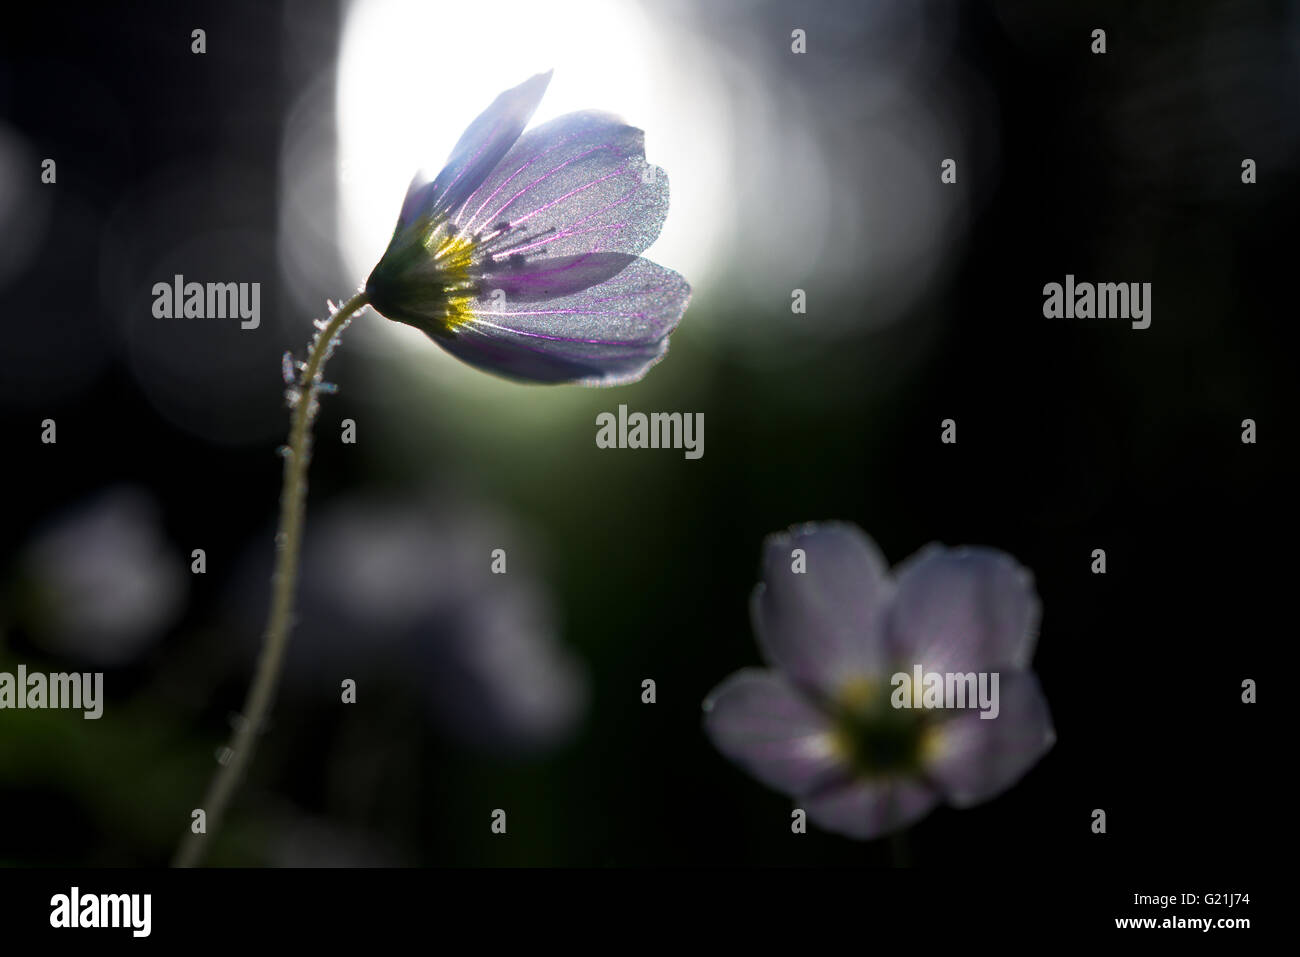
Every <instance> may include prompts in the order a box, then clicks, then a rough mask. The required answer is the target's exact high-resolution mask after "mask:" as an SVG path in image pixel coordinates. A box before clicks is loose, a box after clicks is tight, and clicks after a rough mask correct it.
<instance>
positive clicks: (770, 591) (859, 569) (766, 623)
mask: <svg viewBox="0 0 1300 957" xmlns="http://www.w3.org/2000/svg"><path fill="white" fill-rule="evenodd" d="M795 549H801V550H802V551H803V556H802V558H800V559H798V560H796V556H795ZM799 569H802V570H799ZM892 588H893V586H892V584H891V582H890V580H889V577H888V574H887V570H886V565H885V560H884V558H883V557H882V556H881V554H880V551H879V549H877V548H876V545H875V543H874V542H873V541H872V540H871V539H870V538H868V537H867V536H866V535H865V534H864V533H863V532H862V530H861V529H859V528H857V527H856V526H854V525H850V524H847V523H844V522H826V523H820V524H819V523H811V524H808V525H801V526H798V527H795V528H792V529H791V530H790V531H789V532H788V533H786V532H779V533H777V534H775V535H769V536H768V538H767V540H766V542H765V543H764V546H763V581H762V583H761V584H760V585H759V586H758V587H757V588H755V589H754V595H753V598H752V599H751V601H750V611H751V614H752V617H753V621H754V631H755V632H756V634H757V636H758V644H759V647H760V648H761V649H762V650H763V654H764V657H766V658H767V660H768V661H769V662H770V663H771V664H773V665H774V666H776V667H777V668H779V669H781V671H783V672H784V673H785V674H786V675H788V676H789V677H790V678H791V679H792V680H793V681H794V682H795V683H796V684H799V685H800V686H802V687H804V688H807V689H809V690H811V691H813V692H815V693H817V694H819V695H822V696H823V697H825V698H828V699H834V698H836V697H837V696H839V695H840V694H841V693H842V692H843V691H844V690H845V686H846V684H848V683H849V682H853V681H855V680H860V679H862V678H864V677H870V676H883V675H884V674H885V671H886V669H887V668H888V667H889V666H890V664H891V662H890V661H889V660H888V656H887V650H888V649H887V647H886V645H885V643H884V632H883V624H884V618H885V613H886V609H887V607H888V604H889V599H890V595H891V593H892Z"/></svg>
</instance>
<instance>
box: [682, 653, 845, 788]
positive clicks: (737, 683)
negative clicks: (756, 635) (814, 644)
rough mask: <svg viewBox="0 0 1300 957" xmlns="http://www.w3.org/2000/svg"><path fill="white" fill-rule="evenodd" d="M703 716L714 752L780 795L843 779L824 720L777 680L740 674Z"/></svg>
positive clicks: (725, 684)
mask: <svg viewBox="0 0 1300 957" xmlns="http://www.w3.org/2000/svg"><path fill="white" fill-rule="evenodd" d="M704 710H705V717H704V727H705V730H706V731H707V733H708V735H709V737H710V739H712V741H713V743H714V745H715V746H716V747H717V749H718V750H719V751H721V752H722V753H723V754H725V755H726V756H727V757H729V758H730V759H731V760H733V761H735V762H736V763H737V764H739V765H740V766H741V767H743V768H745V769H746V770H747V771H749V772H750V773H751V774H752V775H754V777H756V778H758V779H759V780H760V781H762V782H764V783H765V784H768V785H770V786H771V787H773V788H776V789H777V790H779V791H782V792H785V793H787V794H804V793H807V792H809V791H811V790H812V789H814V788H816V787H818V786H819V785H822V784H824V783H826V781H827V780H828V779H833V778H835V777H839V776H841V775H844V774H846V773H847V769H846V768H845V765H844V763H843V761H842V759H841V758H840V756H839V755H838V754H837V753H836V751H835V748H834V745H833V740H832V737H831V733H830V729H829V725H828V723H827V719H826V716H825V715H824V714H822V713H821V712H820V711H819V710H818V709H817V708H816V707H814V706H813V705H811V704H809V703H808V702H807V701H806V700H804V698H802V697H801V696H800V695H799V693H798V692H796V691H795V690H794V689H793V688H792V687H791V686H790V685H789V684H788V683H787V682H786V681H785V680H784V679H783V678H781V677H780V676H779V675H775V674H773V673H771V672H768V671H759V670H757V669H748V670H745V671H739V672H737V673H736V674H734V675H732V676H731V677H730V678H728V679H727V680H726V681H724V682H723V683H722V684H721V685H719V686H718V687H717V688H715V689H714V691H713V693H712V694H710V695H709V697H708V699H707V700H706V701H705V703H704Z"/></svg>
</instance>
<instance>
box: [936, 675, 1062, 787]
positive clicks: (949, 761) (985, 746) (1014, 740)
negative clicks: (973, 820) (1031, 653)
mask: <svg viewBox="0 0 1300 957" xmlns="http://www.w3.org/2000/svg"><path fill="white" fill-rule="evenodd" d="M998 685H999V689H998V716H997V717H996V718H981V717H980V713H979V712H978V711H967V712H963V713H961V714H959V715H958V716H957V717H955V718H952V719H950V720H949V721H946V722H944V723H943V724H942V725H939V726H938V729H939V730H938V738H937V743H936V745H935V749H936V750H935V752H934V754H933V756H932V757H930V758H929V759H928V760H927V761H926V775H927V777H928V778H929V779H930V780H932V781H934V782H935V783H936V785H937V786H938V787H939V788H940V790H942V791H943V793H944V796H945V797H946V798H947V800H948V802H949V803H950V804H952V805H954V806H955V807H968V806H970V805H972V804H978V803H980V802H981V801H987V800H988V799H989V798H991V797H994V796H995V795H998V794H1001V793H1002V792H1003V791H1005V790H1007V789H1008V788H1010V787H1011V786H1012V785H1013V784H1015V783H1016V782H1017V781H1018V780H1020V778H1021V777H1023V776H1024V774H1025V772H1027V771H1028V770H1029V769H1030V768H1031V767H1033V766H1034V765H1035V764H1036V763H1037V762H1038V760H1039V759H1040V758H1042V756H1043V755H1044V754H1046V753H1047V752H1048V751H1050V750H1051V748H1052V745H1053V744H1054V743H1055V742H1056V730H1055V728H1053V727H1052V716H1051V714H1050V712H1049V711H1048V708H1047V699H1046V698H1044V697H1043V691H1042V688H1041V687H1039V684H1038V679H1037V678H1036V677H1035V676H1034V674H1033V673H1032V672H1029V671H1004V672H1002V673H1001V674H1000V675H999V677H998Z"/></svg>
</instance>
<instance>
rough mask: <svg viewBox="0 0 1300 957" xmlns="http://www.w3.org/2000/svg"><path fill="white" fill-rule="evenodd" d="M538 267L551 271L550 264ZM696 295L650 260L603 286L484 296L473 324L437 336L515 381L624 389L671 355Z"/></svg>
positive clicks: (469, 359) (476, 362) (473, 360)
mask: <svg viewBox="0 0 1300 957" xmlns="http://www.w3.org/2000/svg"><path fill="white" fill-rule="evenodd" d="M536 265H538V267H539V269H541V270H543V271H544V270H545V262H544V261H543V262H542V263H540V264H536ZM690 296H691V289H690V286H688V285H687V283H686V280H684V279H683V278H682V277H681V276H679V275H678V274H677V273H675V272H673V271H672V270H671V269H665V268H664V267H662V266H658V265H656V264H654V263H652V262H650V261H649V260H646V259H635V260H633V261H632V263H631V265H629V266H628V267H627V268H626V269H624V270H623V271H621V272H619V273H618V274H617V275H616V276H614V277H613V278H612V279H610V280H608V281H607V282H603V283H600V284H599V285H596V286H592V287H590V288H587V289H584V290H581V291H579V292H575V293H571V294H569V295H564V296H559V297H558V298H555V299H548V300H546V301H544V302H538V301H533V300H532V299H531V298H530V297H527V296H525V297H524V298H523V299H521V300H518V301H516V300H511V299H510V298H509V297H508V296H507V297H506V298H505V300H504V302H500V303H497V302H494V301H493V297H492V294H491V291H490V290H485V291H484V293H483V295H482V296H481V297H480V299H479V300H478V301H477V302H475V303H473V305H472V306H471V311H472V314H473V318H472V319H470V320H469V321H468V322H465V323H464V324H462V325H458V326H456V327H455V328H453V329H452V330H451V331H450V333H449V334H448V335H446V336H441V337H438V338H437V340H436V341H437V342H438V344H439V345H441V346H443V348H445V349H446V350H447V351H448V352H450V353H452V354H453V355H455V356H457V357H458V358H460V359H463V360H464V361H466V362H468V363H470V364H471V365H475V366H479V367H480V368H483V369H486V370H487V371H488V372H494V373H496V374H498V375H502V376H505V377H507V378H512V379H521V380H524V381H529V382H551V383H554V382H577V383H581V384H582V385H597V386H606V385H619V384H622V383H626V382H633V381H635V380H637V379H639V378H641V377H642V376H643V375H645V373H646V371H647V370H648V369H649V368H650V367H651V366H652V365H654V364H655V363H656V362H658V361H659V359H661V358H662V357H663V356H664V354H665V353H666V352H667V351H668V334H669V333H670V332H672V330H673V329H674V328H675V327H676V326H677V323H678V322H680V321H681V318H682V313H683V312H684V311H685V310H686V304H687V302H688V301H689V300H690Z"/></svg>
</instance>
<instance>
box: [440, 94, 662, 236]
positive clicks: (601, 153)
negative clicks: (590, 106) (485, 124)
mask: <svg viewBox="0 0 1300 957" xmlns="http://www.w3.org/2000/svg"><path fill="white" fill-rule="evenodd" d="M644 141H645V134H644V133H642V131H641V130H639V129H636V128H635V127H632V126H628V125H627V124H625V123H624V122H623V121H622V120H620V119H618V118H617V117H615V116H611V115H609V114H607V113H598V112H593V111H586V112H580V113H569V114H567V115H565V116H561V117H559V118H557V119H554V120H551V121H550V122H549V123H544V124H542V125H541V126H539V127H537V128H536V129H533V130H529V131H528V132H527V133H525V134H524V135H523V136H521V137H520V138H519V141H518V142H517V143H515V145H514V146H513V147H512V148H511V150H510V152H509V153H508V154H506V156H505V158H504V159H503V160H502V161H501V162H500V163H499V164H498V165H497V167H496V168H495V169H493V170H492V172H491V173H490V174H488V176H487V177H486V179H484V180H483V181H482V183H481V184H480V185H479V186H478V188H477V189H475V190H474V192H473V194H472V195H470V196H469V197H468V198H467V199H466V201H465V202H464V204H463V205H462V206H461V207H460V208H459V209H457V211H456V213H455V215H454V216H453V222H454V223H455V225H456V226H457V228H459V229H461V230H463V231H465V232H467V233H470V234H475V233H480V232H484V231H490V230H491V229H492V228H493V227H495V226H497V225H499V224H502V223H508V224H509V225H510V229H509V232H508V233H507V235H506V236H505V237H503V239H502V240H500V241H499V243H498V246H499V247H501V248H507V249H508V251H509V252H510V253H511V254H516V255H523V256H526V257H532V256H547V257H556V256H571V255H577V254H580V253H585V252H592V251H599V252H621V253H630V254H632V255H636V254H639V253H641V252H643V251H644V250H645V249H646V248H647V247H648V246H649V245H650V244H651V243H652V242H654V241H655V239H656V238H657V237H658V236H659V231H660V230H661V229H662V228H663V224H664V218H665V217H666V216H667V215H668V177H667V175H666V174H665V173H664V171H663V170H661V169H659V168H658V167H656V166H651V165H650V164H648V163H647V162H646V161H645V146H644ZM494 251H495V249H494Z"/></svg>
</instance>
